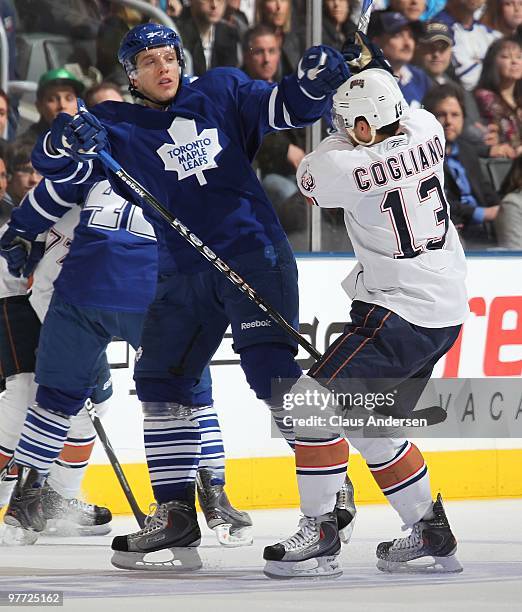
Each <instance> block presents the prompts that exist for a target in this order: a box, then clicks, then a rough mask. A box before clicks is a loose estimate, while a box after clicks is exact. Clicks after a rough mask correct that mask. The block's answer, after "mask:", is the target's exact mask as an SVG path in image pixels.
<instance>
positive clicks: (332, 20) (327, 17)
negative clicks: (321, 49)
mask: <svg viewBox="0 0 522 612" xmlns="http://www.w3.org/2000/svg"><path fill="white" fill-rule="evenodd" d="M356 29H357V26H356V25H355V24H354V23H353V21H351V20H350V2H349V0H324V3H323V41H322V42H323V45H329V46H330V47H335V48H336V49H341V48H342V46H343V44H344V41H345V40H346V39H347V38H348V36H349V35H350V34H352V33H353V32H355V31H356Z"/></svg>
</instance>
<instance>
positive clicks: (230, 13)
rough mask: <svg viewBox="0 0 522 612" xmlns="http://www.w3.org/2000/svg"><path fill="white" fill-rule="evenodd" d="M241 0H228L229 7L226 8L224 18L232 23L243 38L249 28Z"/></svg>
mask: <svg viewBox="0 0 522 612" xmlns="http://www.w3.org/2000/svg"><path fill="white" fill-rule="evenodd" d="M240 5H241V0H227V7H226V9H225V16H224V18H223V19H224V20H225V21H226V22H227V23H228V25H231V26H232V27H233V28H236V30H237V31H238V33H239V39H240V40H243V37H244V36H245V34H246V31H247V30H248V25H249V24H248V19H247V16H246V15H245V13H243V11H242V10H241V8H240Z"/></svg>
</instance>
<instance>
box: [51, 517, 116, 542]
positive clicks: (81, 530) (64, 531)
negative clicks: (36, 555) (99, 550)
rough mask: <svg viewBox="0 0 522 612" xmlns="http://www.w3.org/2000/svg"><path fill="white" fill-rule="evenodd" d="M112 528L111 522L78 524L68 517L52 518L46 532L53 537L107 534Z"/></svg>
mask: <svg viewBox="0 0 522 612" xmlns="http://www.w3.org/2000/svg"><path fill="white" fill-rule="evenodd" d="M111 530H112V526H111V524H110V523H105V524H104V525H78V524H77V523H72V522H71V521H68V520H67V519H50V520H48V521H47V527H46V528H45V531H44V534H45V535H46V536H53V537H59V538H63V537H84V536H86V537H88V536H102V535H107V534H108V533H110V532H111Z"/></svg>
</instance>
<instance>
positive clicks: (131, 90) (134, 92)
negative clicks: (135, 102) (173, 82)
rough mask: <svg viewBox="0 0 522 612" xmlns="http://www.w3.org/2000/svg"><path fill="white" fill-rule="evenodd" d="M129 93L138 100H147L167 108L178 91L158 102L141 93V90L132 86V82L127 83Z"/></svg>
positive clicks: (163, 108)
mask: <svg viewBox="0 0 522 612" xmlns="http://www.w3.org/2000/svg"><path fill="white" fill-rule="evenodd" d="M178 91H179V87H178ZM129 93H130V95H131V96H132V97H133V98H139V99H140V100H147V102H152V104H155V105H156V106H159V107H160V108H161V109H162V110H165V109H167V108H168V107H169V106H170V105H171V104H172V102H173V101H174V98H175V97H176V96H177V95H178V92H176V95H175V96H173V97H172V98H170V99H169V100H167V101H166V102H160V101H159V100H154V99H153V98H149V97H148V96H146V95H145V94H144V93H141V91H139V90H138V89H136V87H134V85H133V84H132V83H129Z"/></svg>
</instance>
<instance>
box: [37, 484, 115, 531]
mask: <svg viewBox="0 0 522 612" xmlns="http://www.w3.org/2000/svg"><path fill="white" fill-rule="evenodd" d="M42 507H43V512H44V516H45V518H46V519H47V521H48V523H47V530H46V533H49V534H50V535H61V536H71V535H72V536H73V535H82V536H87V535H105V534H107V533H109V532H110V530H111V525H110V522H111V520H112V514H111V511H110V510H109V509H108V508H104V507H103V506H101V507H100V506H95V505H93V504H87V503H86V502H84V501H82V500H80V499H76V498H75V497H73V498H66V497H62V496H61V495H60V494H59V493H58V492H57V491H55V490H54V489H53V488H52V487H51V486H50V485H48V484H46V485H44V487H43V489H42Z"/></svg>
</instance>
